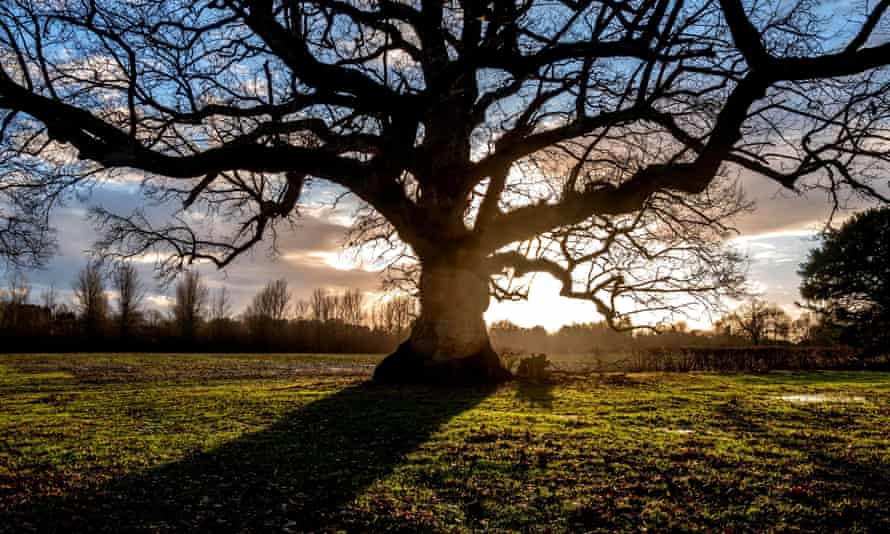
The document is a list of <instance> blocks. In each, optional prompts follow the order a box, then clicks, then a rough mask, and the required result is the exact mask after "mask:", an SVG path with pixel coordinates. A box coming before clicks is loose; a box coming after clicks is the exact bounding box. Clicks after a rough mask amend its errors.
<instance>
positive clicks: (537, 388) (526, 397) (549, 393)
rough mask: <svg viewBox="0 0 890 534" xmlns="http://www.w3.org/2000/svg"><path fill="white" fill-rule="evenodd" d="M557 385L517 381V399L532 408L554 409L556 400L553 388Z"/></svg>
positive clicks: (545, 382)
mask: <svg viewBox="0 0 890 534" xmlns="http://www.w3.org/2000/svg"><path fill="white" fill-rule="evenodd" d="M555 385H556V384H555V383H553V382H549V381H543V382H532V381H528V380H517V381H516V398H517V399H519V400H521V401H522V402H524V403H527V404H530V405H531V406H538V407H542V408H547V409H549V408H552V407H553V401H554V399H555V397H554V395H553V388H554V386H555Z"/></svg>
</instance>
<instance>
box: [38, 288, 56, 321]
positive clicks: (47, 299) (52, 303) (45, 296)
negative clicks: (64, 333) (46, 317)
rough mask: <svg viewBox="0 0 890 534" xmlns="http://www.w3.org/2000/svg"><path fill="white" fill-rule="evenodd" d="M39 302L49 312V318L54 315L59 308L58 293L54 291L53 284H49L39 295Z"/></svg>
mask: <svg viewBox="0 0 890 534" xmlns="http://www.w3.org/2000/svg"><path fill="white" fill-rule="evenodd" d="M40 302H41V304H43V307H44V308H46V309H47V310H48V311H49V314H50V317H53V316H54V315H55V314H56V311H57V310H58V308H59V293H58V291H56V284H55V283H52V284H50V285H49V287H48V288H46V289H44V290H43V292H42V293H40Z"/></svg>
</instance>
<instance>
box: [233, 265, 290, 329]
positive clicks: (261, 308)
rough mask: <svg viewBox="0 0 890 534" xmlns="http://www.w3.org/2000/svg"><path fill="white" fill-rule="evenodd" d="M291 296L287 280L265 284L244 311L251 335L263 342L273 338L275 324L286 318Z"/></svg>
mask: <svg viewBox="0 0 890 534" xmlns="http://www.w3.org/2000/svg"><path fill="white" fill-rule="evenodd" d="M292 297H293V296H292V294H291V292H290V290H289V289H288V287H287V280H284V279H280V280H274V281H272V282H269V283H267V284H266V286H265V287H264V288H263V289H261V290H260V291H259V292H258V293H257V294H256V295H254V297H253V300H252V301H251V303H250V304H249V305H248V306H247V309H246V310H245V311H244V321H245V323H246V324H247V327H248V328H249V329H250V332H251V335H253V336H254V337H256V338H258V339H260V340H261V341H263V342H265V341H268V340H269V339H270V338H271V337H273V329H274V327H275V325H276V323H280V322H281V321H284V320H285V319H286V318H287V313H288V312H289V311H290V302H291V299H292Z"/></svg>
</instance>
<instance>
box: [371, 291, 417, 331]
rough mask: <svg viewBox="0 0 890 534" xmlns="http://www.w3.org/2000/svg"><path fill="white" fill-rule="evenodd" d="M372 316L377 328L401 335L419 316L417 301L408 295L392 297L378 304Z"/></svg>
mask: <svg viewBox="0 0 890 534" xmlns="http://www.w3.org/2000/svg"><path fill="white" fill-rule="evenodd" d="M372 314H373V317H374V319H373V322H374V327H375V328H378V329H380V330H383V331H385V332H388V333H391V334H396V335H401V334H403V333H405V332H407V331H408V328H410V326H411V322H412V321H413V320H414V318H415V317H416V316H417V299H415V298H413V297H410V296H407V295H397V296H391V297H389V298H387V299H385V300H384V301H382V302H381V303H379V304H377V305H376V306H375V307H374V309H373V312H372Z"/></svg>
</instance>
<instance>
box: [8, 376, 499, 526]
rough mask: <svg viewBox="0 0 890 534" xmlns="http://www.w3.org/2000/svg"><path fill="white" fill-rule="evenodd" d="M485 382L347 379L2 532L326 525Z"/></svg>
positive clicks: (53, 503)
mask: <svg viewBox="0 0 890 534" xmlns="http://www.w3.org/2000/svg"><path fill="white" fill-rule="evenodd" d="M492 391H493V389H492V388H488V387H484V386H479V387H462V388H450V389H445V388H435V387H420V386H418V387H403V388H396V387H383V386H375V385H371V384H362V385H356V386H352V387H347V388H345V389H343V390H341V391H339V392H337V393H333V394H331V395H329V396H327V397H324V398H323V399H320V400H318V401H315V402H312V403H310V404H308V405H306V406H303V407H302V408H300V409H298V410H295V411H294V412H292V413H289V414H287V415H286V416H284V417H283V418H282V419H281V420H279V421H278V422H276V423H275V424H273V425H272V426H270V427H269V428H267V429H264V430H262V431H259V432H256V433H253V434H249V435H246V436H243V437H241V438H239V439H237V440H234V441H231V442H228V443H226V444H224V445H222V446H220V447H218V448H216V449H214V450H211V451H208V452H204V453H198V454H194V455H192V456H189V457H187V458H185V459H183V460H181V461H178V462H175V463H171V464H166V465H163V466H160V467H157V468H154V469H151V470H148V471H146V472H143V473H139V474H136V475H132V476H127V477H124V478H122V479H119V480H115V481H113V482H111V483H109V484H106V485H104V486H102V487H99V488H94V489H91V490H82V491H79V492H77V493H76V494H74V495H68V496H65V497H57V498H55V497H54V498H45V499H42V500H40V501H39V502H32V503H27V504H25V505H23V506H21V507H19V508H18V509H14V510H11V511H8V512H7V513H6V514H0V532H23V531H38V532H141V531H151V532H179V531H182V532H194V531H207V532H265V531H276V532H282V531H283V530H282V529H283V528H284V531H294V532H302V531H316V530H330V529H335V528H336V527H337V526H338V525H340V523H341V521H342V514H341V513H340V510H341V509H342V508H343V506H344V505H345V504H348V503H349V502H350V501H352V500H353V499H354V498H355V497H356V496H357V495H358V494H360V493H361V491H362V490H363V489H364V488H366V487H367V486H368V485H370V484H371V483H373V482H374V481H375V480H377V479H379V478H381V477H384V476H386V475H387V474H388V473H391V472H392V471H393V470H394V469H395V468H396V467H397V466H398V465H399V464H400V462H402V461H403V459H404V457H405V455H406V454H407V453H409V452H411V451H412V450H413V449H415V448H416V447H417V446H418V445H419V444H421V443H422V442H423V441H425V440H427V439H429V437H430V436H431V434H433V433H434V432H435V431H436V430H437V429H439V428H440V427H441V426H443V425H444V424H445V423H447V422H448V420H450V419H451V418H452V417H454V416H455V415H457V414H459V413H461V412H463V411H465V410H468V409H470V408H472V407H474V406H475V405H476V404H478V403H479V402H480V401H481V400H483V399H484V398H485V397H486V396H488V395H489V394H490V393H491V392H492Z"/></svg>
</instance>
